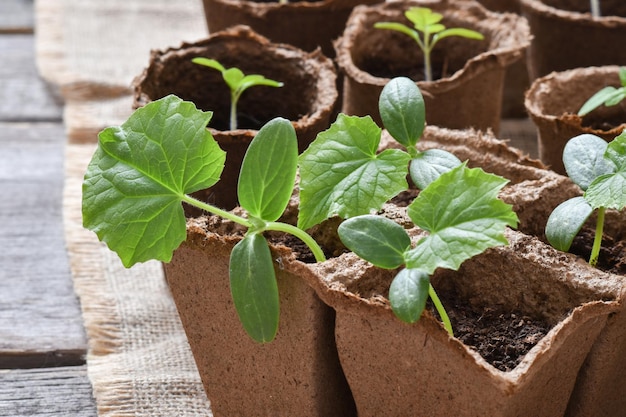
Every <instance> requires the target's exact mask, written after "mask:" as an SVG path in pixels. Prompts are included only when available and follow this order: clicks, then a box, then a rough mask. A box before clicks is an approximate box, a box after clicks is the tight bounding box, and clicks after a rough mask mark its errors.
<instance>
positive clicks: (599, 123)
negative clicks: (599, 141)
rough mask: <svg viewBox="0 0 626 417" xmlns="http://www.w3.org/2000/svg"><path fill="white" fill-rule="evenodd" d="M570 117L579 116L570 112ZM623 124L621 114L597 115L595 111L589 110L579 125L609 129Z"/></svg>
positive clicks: (596, 128) (595, 128) (594, 128)
mask: <svg viewBox="0 0 626 417" xmlns="http://www.w3.org/2000/svg"><path fill="white" fill-rule="evenodd" d="M571 117H573V118H576V117H580V116H577V115H574V114H572V115H571ZM622 124H624V115H623V114H612V115H610V116H598V114H597V112H591V113H589V114H587V115H585V116H583V118H582V122H581V125H582V126H583V127H588V128H591V129H593V130H603V131H607V132H608V131H610V130H613V129H615V128H616V127H618V126H621V125H622Z"/></svg>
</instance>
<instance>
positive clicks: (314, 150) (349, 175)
mask: <svg viewBox="0 0 626 417" xmlns="http://www.w3.org/2000/svg"><path fill="white" fill-rule="evenodd" d="M380 135H381V129H380V128H379V127H378V126H376V123H374V121H373V120H372V119H371V117H369V116H366V117H356V116H346V115H344V114H340V115H339V116H338V117H337V120H336V121H335V122H334V123H333V124H332V126H331V127H330V129H328V130H326V131H324V132H321V133H320V134H318V135H317V138H316V139H315V141H314V142H313V143H312V144H311V145H310V146H309V148H308V149H307V150H306V151H305V152H304V153H303V154H302V155H300V214H299V218H298V227H300V228H301V229H308V228H310V227H312V226H314V225H315V224H317V223H319V222H321V221H323V220H325V219H327V218H329V217H332V216H334V215H337V216H340V217H342V218H349V217H354V216H358V215H361V214H369V213H371V212H373V211H378V210H380V208H381V207H382V205H383V204H384V203H385V202H386V201H387V200H389V199H390V198H392V197H394V196H395V195H397V194H398V193H399V192H401V191H403V190H405V189H406V188H407V187H408V184H407V181H406V174H407V167H408V162H409V158H410V157H409V155H408V154H407V153H406V152H403V151H400V150H397V149H388V150H385V151H383V152H382V153H380V154H377V153H376V150H377V148H378V144H379V142H380Z"/></svg>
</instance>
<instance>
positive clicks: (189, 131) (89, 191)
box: [82, 95, 225, 267]
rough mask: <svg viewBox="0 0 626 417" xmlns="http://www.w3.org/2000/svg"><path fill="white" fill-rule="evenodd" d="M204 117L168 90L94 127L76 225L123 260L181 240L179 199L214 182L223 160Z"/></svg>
mask: <svg viewBox="0 0 626 417" xmlns="http://www.w3.org/2000/svg"><path fill="white" fill-rule="evenodd" d="M210 119H211V113H209V112H203V111H200V110H198V109H196V107H195V105H194V104H193V103H191V102H185V101H182V100H181V99H179V98H178V97H176V96H173V95H169V96H167V97H164V98H162V99H160V100H156V101H154V102H151V103H149V104H147V105H146V106H144V107H142V108H139V109H137V110H136V111H135V112H134V113H133V114H132V115H131V116H130V118H129V119H128V120H127V121H126V122H124V124H122V125H121V126H119V127H110V128H107V129H105V130H103V131H102V132H100V134H99V136H98V138H99V142H98V148H97V150H96V152H95V153H94V155H93V157H92V159H91V162H90V163H89V166H88V168H87V172H86V174H85V178H84V182H83V200H82V211H83V225H84V227H86V228H87V229H90V230H92V231H94V232H95V233H96V234H97V235H98V238H99V239H100V240H102V241H103V242H106V243H107V245H108V246H109V248H110V249H111V250H113V251H115V252H116V253H117V254H118V255H119V257H120V258H121V260H122V262H123V264H124V265H125V266H127V267H129V266H132V265H134V264H135V263H137V262H144V261H147V260H150V259H156V260H159V261H164V262H169V261H170V260H171V258H172V253H173V251H174V250H175V249H176V248H177V247H178V245H180V243H181V242H182V241H184V240H185V238H186V228H185V215H184V212H183V208H182V204H181V202H182V199H183V198H184V196H185V194H190V193H193V192H194V191H198V190H201V189H205V188H208V187H210V186H212V185H213V184H215V183H216V182H217V181H218V179H219V176H220V175H221V172H222V169H223V168H224V160H225V154H224V152H223V151H222V150H221V149H220V148H219V146H218V145H217V143H216V142H215V140H214V139H213V137H212V136H211V133H210V132H209V131H208V130H207V129H206V126H207V124H208V122H209V120H210Z"/></svg>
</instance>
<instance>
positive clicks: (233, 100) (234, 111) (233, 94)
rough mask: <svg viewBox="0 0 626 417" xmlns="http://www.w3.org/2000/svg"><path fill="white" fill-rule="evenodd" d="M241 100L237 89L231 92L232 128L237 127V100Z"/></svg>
mask: <svg viewBox="0 0 626 417" xmlns="http://www.w3.org/2000/svg"><path fill="white" fill-rule="evenodd" d="M238 101H239V94H238V93H237V92H236V91H232V92H231V94H230V130H236V129H237V102H238Z"/></svg>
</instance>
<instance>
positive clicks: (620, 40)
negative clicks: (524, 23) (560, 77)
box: [520, 0, 626, 81]
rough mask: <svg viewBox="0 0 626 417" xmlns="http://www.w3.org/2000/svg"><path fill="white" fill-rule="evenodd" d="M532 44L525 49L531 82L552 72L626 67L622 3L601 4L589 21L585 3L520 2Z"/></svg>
mask: <svg viewBox="0 0 626 417" xmlns="http://www.w3.org/2000/svg"><path fill="white" fill-rule="evenodd" d="M520 4H521V6H522V14H523V15H524V16H525V17H526V18H527V19H528V23H529V25H530V30H531V33H532V34H533V40H532V42H531V44H530V48H529V49H528V71H529V75H530V79H531V81H532V80H534V79H536V78H538V77H542V76H544V75H547V74H548V73H550V72H552V71H564V70H568V69H573V68H581V67H589V66H603V65H625V64H626V48H624V45H625V44H626V2H624V0H601V1H600V5H601V11H602V17H600V18H592V17H591V13H590V5H589V1H587V0H581V1H572V0H520Z"/></svg>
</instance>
